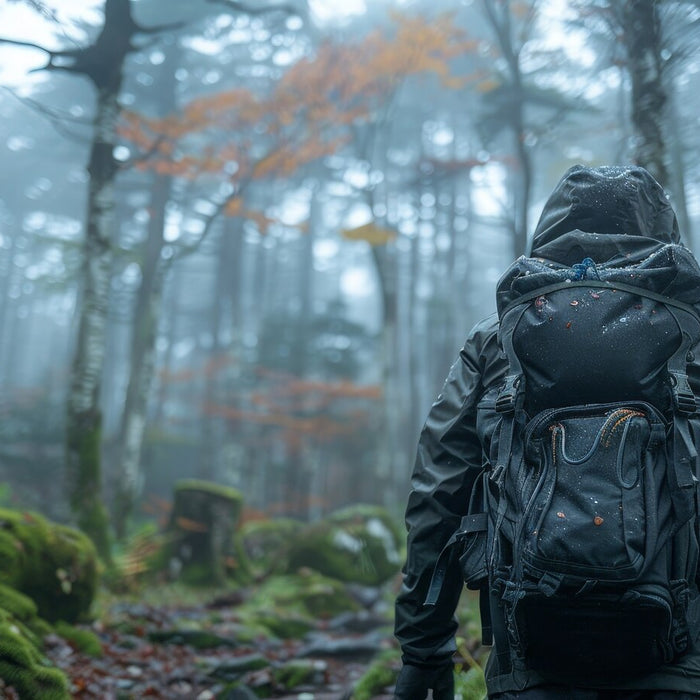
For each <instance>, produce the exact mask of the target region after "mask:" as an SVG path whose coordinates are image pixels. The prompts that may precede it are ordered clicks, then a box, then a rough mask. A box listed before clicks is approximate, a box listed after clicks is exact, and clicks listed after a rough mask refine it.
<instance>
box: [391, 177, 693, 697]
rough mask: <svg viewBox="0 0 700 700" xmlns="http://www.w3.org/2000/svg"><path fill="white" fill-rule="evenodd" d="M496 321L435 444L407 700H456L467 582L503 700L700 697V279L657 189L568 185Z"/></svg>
mask: <svg viewBox="0 0 700 700" xmlns="http://www.w3.org/2000/svg"><path fill="white" fill-rule="evenodd" d="M540 284H543V285H544V287H546V288H547V289H546V291H545V292H542V291H541V290H542V289H544V287H541V288H540V287H539V286H538V285H540ZM635 285H642V286H644V291H643V292H640V293H639V296H637V295H636V294H635ZM671 297H673V299H671ZM497 299H498V301H497V307H498V313H497V314H494V315H492V316H490V317H488V318H486V319H485V320H483V321H481V322H480V323H478V324H477V325H476V326H475V328H474V329H473V330H472V331H471V333H470V335H469V337H468V339H467V341H466V343H465V345H464V347H463V348H462V350H461V351H460V353H459V357H458V359H457V360H456V362H455V364H454V365H453V366H452V368H451V370H450V372H449V375H448V376H447V379H446V381H445V384H444V387H443V389H442V392H441V393H440V395H439V396H438V398H437V400H436V402H435V403H434V404H433V406H432V408H431V410H430V412H429V414H428V417H427V420H426V423H425V425H424V428H423V430H422V432H421V435H420V439H419V444H418V449H417V458H416V462H415V467H414V471H413V476H412V480H411V485H412V490H411V492H410V495H409V497H408V504H407V508H406V526H407V530H408V539H407V558H406V562H405V565H404V568H403V584H402V587H401V590H400V592H399V594H398V596H397V599H396V617H395V635H396V638H397V640H398V642H399V643H400V646H401V650H402V661H403V666H402V669H401V671H400V673H399V677H398V680H397V684H396V690H395V698H397V700H423V698H425V697H427V695H428V691H429V690H432V697H433V698H435V699H436V700H446V699H449V698H452V697H453V696H454V676H453V655H454V654H455V651H456V644H455V633H456V630H457V626H458V625H457V621H456V618H455V611H456V607H457V604H458V601H459V598H460V595H461V592H462V590H463V585H464V583H465V581H466V584H467V587H468V588H472V589H474V590H480V591H481V593H480V613H481V620H482V628H483V635H482V636H483V639H482V641H483V643H484V644H487V645H488V644H489V643H491V644H492V647H491V649H490V654H489V657H488V661H487V664H486V670H485V675H486V684H487V688H488V697H489V699H494V698H498V699H500V700H509V699H510V698H518V699H519V698H525V699H526V700H545V699H546V700H549V699H553V698H561V699H562V700H570V699H573V700H576V698H580V699H581V700H583V699H584V698H585V700H594V699H595V700H598V699H602V698H606V699H608V700H612V699H613V698H619V699H621V700H633V699H640V700H641V698H645V699H648V700H652V699H653V700H671V699H675V700H682V699H686V698H698V697H700V624H699V622H700V620H699V618H700V596H699V594H698V584H697V568H698V567H697V561H698V530H697V520H698V519H697V517H696V513H697V498H696V495H697V477H696V474H697V466H696V462H697V453H696V451H695V447H694V443H695V438H694V436H695V435H696V434H697V431H698V429H699V428H700V417H698V414H697V413H696V399H695V397H696V396H697V395H698V392H700V348H698V347H696V346H697V344H698V339H699V338H700V323H699V322H698V321H697V309H700V268H698V266H697V263H696V262H695V259H694V258H693V257H692V255H691V254H690V252H689V251H688V250H687V248H685V247H684V246H683V245H682V244H681V243H680V236H679V231H678V225H677V221H676V216H675V213H674V211H673V209H672V208H671V206H670V204H669V202H668V199H667V197H666V195H665V193H664V191H663V190H662V188H661V187H660V185H659V184H658V183H657V182H656V181H655V180H654V179H653V178H652V177H651V175H650V174H649V173H648V172H647V171H646V170H644V169H643V168H640V167H636V166H635V167H617V166H608V167H600V168H586V167H583V166H574V167H572V168H571V169H569V170H568V171H567V172H566V173H565V175H564V176H563V178H562V179H561V181H560V182H559V184H558V185H557V186H556V188H555V189H554V191H553V192H552V194H551V195H550V197H549V199H548V201H547V202H546V204H545V206H544V209H543V211H542V215H541V217H540V220H539V222H538V224H537V226H536V228H535V231H534V235H533V238H532V243H531V251H530V253H529V256H528V257H523V258H520V259H519V260H518V261H516V262H515V263H514V264H513V266H512V267H511V268H510V269H509V270H508V271H507V272H506V273H505V274H504V277H503V278H502V279H501V282H500V283H499V287H498V296H497ZM598 304H606V305H607V304H612V306H611V307H610V309H611V310H610V311H609V312H602V315H601V312H600V309H603V308H604V307H603V306H596V305H598ZM615 305H617V307H616V306H615ZM606 313H607V315H606ZM596 314H597V315H596ZM499 317H500V318H499ZM499 324H501V326H502V328H501V341H502V342H499V335H498V334H499ZM518 324H519V325H518ZM586 324H588V325H586ZM506 326H507V327H506ZM527 343H534V345H533V346H532V348H527V347H526V345H527ZM591 348H592V349H591ZM657 353H661V355H658V354H657ZM659 358H660V359H659ZM520 364H522V367H520V366H519V365H520ZM671 380H672V381H671ZM535 416H536V417H537V418H536V420H533V417H535ZM528 421H529V422H528ZM526 425H527V427H526ZM528 431H529V432H528ZM555 470H556V478H555V476H552V474H553V473H554V471H555ZM597 489H600V494H599V493H598V490H597ZM599 499H600V502H599ZM494 511H495V512H494ZM490 637H492V639H490Z"/></svg>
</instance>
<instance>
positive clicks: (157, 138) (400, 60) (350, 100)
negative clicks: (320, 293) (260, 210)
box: [120, 13, 476, 228]
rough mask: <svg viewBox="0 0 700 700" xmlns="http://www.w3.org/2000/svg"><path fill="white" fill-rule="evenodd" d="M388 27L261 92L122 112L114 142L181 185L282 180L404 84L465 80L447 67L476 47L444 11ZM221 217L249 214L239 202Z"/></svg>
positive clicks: (333, 49) (329, 47) (306, 63)
mask: <svg viewBox="0 0 700 700" xmlns="http://www.w3.org/2000/svg"><path fill="white" fill-rule="evenodd" d="M393 20H394V25H395V27H394V33H393V36H388V35H386V34H383V33H381V32H380V31H375V32H372V33H370V34H369V35H367V36H366V37H364V38H363V39H362V40H360V41H357V42H355V43H350V44H334V43H330V42H327V43H325V44H323V45H322V46H321V47H320V48H319V49H318V51H317V53H316V55H315V56H313V57H308V58H304V59H302V60H300V61H298V62H297V63H295V64H294V65H293V66H291V67H290V68H289V69H288V70H287V71H286V72H285V73H284V75H283V76H282V77H281V78H280V79H279V81H278V82H277V83H276V84H275V87H274V89H273V90H272V91H271V92H270V94H267V95H259V94H256V93H254V92H252V91H250V90H247V89H243V88H238V89H232V90H227V91H225V92H219V93H215V94H212V95H208V96H205V97H201V98H198V99H196V100H193V101H192V102H190V103H189V104H188V105H187V106H186V107H185V108H184V109H182V110H180V111H179V112H177V113H175V114H171V115H168V116H166V117H164V118H160V119H154V118H147V117H144V116H142V115H138V114H135V113H125V114H124V115H123V119H122V124H121V128H120V133H121V136H122V138H123V139H124V140H125V141H127V142H130V143H131V144H132V145H133V146H134V147H135V148H136V149H138V150H140V151H142V152H144V153H145V154H148V157H147V158H145V159H144V160H142V161H140V162H139V163H138V165H137V167H139V168H141V169H152V170H155V171H156V172H159V173H163V174H170V175H173V176H176V177H182V178H187V179H193V178H197V177H199V176H200V175H204V174H210V175H216V176H219V177H223V178H224V179H226V180H228V181H231V182H232V183H233V184H234V185H235V184H237V183H240V182H247V181H250V180H256V179H257V180H259V179H265V178H275V177H285V176H288V175H290V174H291V173H293V172H294V171H295V170H296V169H297V168H299V167H300V166H303V165H305V164H307V163H311V162H313V161H315V160H317V159H319V158H322V157H324V156H326V155H328V154H331V153H334V152H336V151H337V150H338V149H339V148H340V147H341V146H342V145H343V143H344V142H345V141H346V139H347V138H348V134H347V132H346V130H347V127H348V126H349V125H351V124H353V123H356V122H358V121H362V120H368V119H372V117H373V113H374V111H375V110H376V109H377V107H378V106H380V105H381V104H383V103H385V102H386V100H387V99H388V98H389V97H390V95H391V94H392V92H393V91H394V90H395V89H396V87H397V86H398V85H399V84H400V83H401V82H402V81H404V80H406V79H407V78H408V77H410V76H413V75H419V74H425V75H428V74H431V75H434V76H437V77H438V78H439V79H440V80H441V81H442V82H443V83H444V85H445V86H446V87H448V88H449V89H457V88H459V87H461V86H463V85H464V84H465V81H466V80H468V79H469V78H465V77H459V76H455V75H453V74H452V72H451V69H450V61H451V59H453V58H455V57H457V56H460V55H462V54H464V53H466V52H471V51H474V50H475V49H476V42H475V41H473V40H470V39H468V38H467V37H466V35H465V34H464V32H463V31H462V30H460V29H459V28H458V27H456V25H455V24H454V18H453V16H452V14H444V15H441V16H439V17H437V18H434V19H431V21H430V22H427V21H426V20H425V18H423V17H420V16H414V17H410V16H406V15H403V14H398V13H396V14H394V15H393ZM202 137H204V138H202ZM202 143H209V144H215V146H209V147H205V148H202V146H201V144H202ZM231 165H235V167H233V168H232V167H230V166H231ZM231 172H233V173H234V174H233V175H230V174H229V173H231ZM225 211H226V213H227V214H229V215H232V216H247V215H248V214H249V212H246V211H245V210H244V209H243V207H242V205H241V204H240V202H239V201H238V200H233V201H232V202H231V204H230V205H229V206H228V207H227V208H226V210H225ZM262 228H264V226H263V227H262Z"/></svg>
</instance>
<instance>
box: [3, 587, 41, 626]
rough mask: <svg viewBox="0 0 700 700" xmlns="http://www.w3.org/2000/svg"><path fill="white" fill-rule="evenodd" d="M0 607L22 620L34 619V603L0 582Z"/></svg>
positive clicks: (35, 609) (35, 611)
mask: <svg viewBox="0 0 700 700" xmlns="http://www.w3.org/2000/svg"><path fill="white" fill-rule="evenodd" d="M0 608H2V609H3V610H6V611H7V612H9V613H10V614H11V615H12V616H13V617H14V618H15V619H17V620H21V621H22V622H28V621H32V620H34V618H35V617H36V614H37V608H36V603H35V602H34V601H33V600H32V599H31V598H29V597H28V596H26V595H24V594H22V593H20V592H19V591H16V590H15V589H14V588H10V587H9V586H4V585H2V584H0Z"/></svg>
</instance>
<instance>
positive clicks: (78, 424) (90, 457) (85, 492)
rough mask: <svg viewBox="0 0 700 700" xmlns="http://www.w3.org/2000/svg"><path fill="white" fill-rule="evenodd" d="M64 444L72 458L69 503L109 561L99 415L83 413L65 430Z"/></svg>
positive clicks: (109, 546)
mask: <svg viewBox="0 0 700 700" xmlns="http://www.w3.org/2000/svg"><path fill="white" fill-rule="evenodd" d="M67 441H68V448H69V451H70V452H71V453H73V454H74V455H77V457H74V458H73V459H75V460H76V462H77V463H76V464H75V465H74V467H73V470H74V473H73V479H71V480H70V482H71V493H70V505H71V509H72V511H73V513H74V515H75V518H76V521H77V524H78V527H79V528H80V529H81V530H82V531H83V532H84V533H85V534H86V535H87V536H88V537H89V538H90V539H91V541H92V542H93V543H94V545H95V547H96V548H97V551H98V552H99V554H100V556H101V557H102V558H103V560H104V561H105V562H106V563H107V564H109V563H110V562H111V542H110V538H109V518H108V517H107V512H106V510H105V508H104V506H103V504H102V502H101V500H100V491H101V489H100V484H101V482H102V473H101V470H102V465H101V450H102V416H101V415H100V413H99V412H96V413H86V414H84V415H83V416H81V417H80V419H78V420H75V421H74V424H73V425H72V426H71V428H70V429H69V431H68V438H67Z"/></svg>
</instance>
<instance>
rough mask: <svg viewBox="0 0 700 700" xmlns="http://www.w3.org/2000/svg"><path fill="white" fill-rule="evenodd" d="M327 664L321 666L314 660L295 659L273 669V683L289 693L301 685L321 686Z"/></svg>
mask: <svg viewBox="0 0 700 700" xmlns="http://www.w3.org/2000/svg"><path fill="white" fill-rule="evenodd" d="M324 671H325V664H323V663H321V664H319V662H318V661H314V660H313V659H294V660H292V661H288V662H287V663H285V664H282V665H281V666H277V667H276V668H273V669H272V681H273V683H274V684H275V685H277V686H279V687H280V688H281V689H283V690H285V691H287V692H289V691H291V690H294V689H295V688H298V687H299V686H300V685H305V684H312V685H318V684H319V680H320V679H319V676H321V678H322V676H323V673H324Z"/></svg>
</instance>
